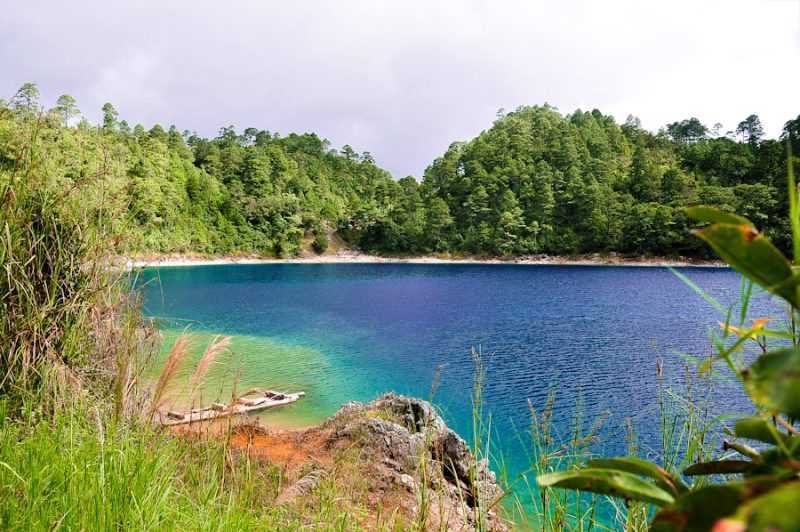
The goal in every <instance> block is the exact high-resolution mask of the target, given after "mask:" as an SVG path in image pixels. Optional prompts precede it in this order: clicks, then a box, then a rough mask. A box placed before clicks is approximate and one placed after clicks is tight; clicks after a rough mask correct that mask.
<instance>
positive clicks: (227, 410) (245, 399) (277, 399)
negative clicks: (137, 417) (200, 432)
mask: <svg viewBox="0 0 800 532" xmlns="http://www.w3.org/2000/svg"><path fill="white" fill-rule="evenodd" d="M303 396H305V392H297V393H283V392H276V391H274V390H250V391H249V392H247V393H246V394H244V395H241V396H239V398H238V399H236V400H235V401H234V402H232V403H231V404H229V405H224V404H220V403H212V404H211V406H208V407H205V408H196V409H194V410H189V411H188V412H172V411H168V412H166V413H159V415H160V418H161V419H160V421H161V424H162V425H164V426H167V427H170V426H173V425H182V424H184V423H197V422H202V421H210V420H212V419H218V418H223V417H228V416H236V415H241V414H247V413H248V412H258V411H259V410H266V409H268V408H275V407H278V406H283V405H288V404H289V403H294V402H295V401H297V400H298V399H300V398H301V397H303Z"/></svg>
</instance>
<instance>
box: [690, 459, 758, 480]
mask: <svg viewBox="0 0 800 532" xmlns="http://www.w3.org/2000/svg"><path fill="white" fill-rule="evenodd" d="M758 469H759V466H758V465H757V464H754V463H753V462H750V461H748V460H714V461H711V462H701V463H699V464H694V465H692V466H689V467H688V468H687V469H686V471H684V472H683V474H684V475H687V476H690V477H691V476H697V475H732V474H736V473H753V472H755V471H757V470H758Z"/></svg>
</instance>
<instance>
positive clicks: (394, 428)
mask: <svg viewBox="0 0 800 532" xmlns="http://www.w3.org/2000/svg"><path fill="white" fill-rule="evenodd" d="M323 428H324V429H326V430H329V431H331V437H330V439H329V445H331V446H337V445H341V444H342V442H347V443H348V444H350V443H352V442H357V443H358V444H359V445H360V446H362V447H363V449H364V450H365V451H366V452H369V453H370V454H371V457H372V460H373V462H374V463H375V464H380V465H381V466H383V468H382V469H383V471H384V473H385V474H387V475H389V476H390V477H391V478H392V479H393V481H394V482H395V483H396V484H398V485H401V486H405V487H407V488H408V489H409V490H410V491H414V492H420V491H421V490H423V489H426V490H429V492H430V493H431V494H434V493H435V494H436V496H435V497H431V500H432V501H435V502H434V504H433V506H437V507H436V508H432V509H431V510H433V511H431V521H432V522H431V525H432V528H439V527H440V525H441V523H440V522H437V518H440V519H444V516H455V521H458V522H455V521H450V522H448V523H447V528H448V529H462V528H463V529H472V528H474V527H475V525H477V524H478V521H479V520H480V521H481V522H482V524H483V528H488V529H490V530H506V529H507V525H506V523H505V522H504V521H502V519H500V517H499V516H498V514H497V508H498V504H499V502H500V499H501V497H502V494H503V492H502V490H501V489H500V487H499V485H498V483H497V479H496V476H495V473H494V472H493V471H491V469H490V468H489V465H488V463H487V461H486V460H476V458H475V457H474V455H473V454H472V452H471V449H470V447H469V445H467V443H466V442H465V441H464V440H463V439H462V438H461V437H460V436H459V435H458V434H456V433H455V432H454V431H453V430H452V429H450V428H449V427H448V426H447V424H446V423H445V422H444V420H443V419H442V418H441V416H439V414H438V413H437V412H436V409H435V408H434V407H433V406H432V405H431V404H430V403H428V402H427V401H422V400H420V399H415V398H412V397H404V396H400V395H396V394H386V395H384V396H382V397H380V398H378V399H376V400H375V401H372V402H371V403H367V404H362V403H355V402H351V403H347V404H345V405H344V406H343V407H342V408H341V409H340V410H339V411H338V412H337V413H336V414H334V416H332V417H331V418H330V419H329V420H328V421H327V422H326V423H325V425H323ZM422 483H424V485H421V484H422ZM418 494H419V493H417V495H418Z"/></svg>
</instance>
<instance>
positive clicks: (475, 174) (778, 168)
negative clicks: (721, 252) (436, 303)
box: [0, 84, 800, 256]
mask: <svg viewBox="0 0 800 532" xmlns="http://www.w3.org/2000/svg"><path fill="white" fill-rule="evenodd" d="M719 129H720V126H716V127H715V128H713V129H709V128H707V127H706V126H705V125H703V124H702V123H701V122H700V121H699V120H697V119H695V118H691V119H687V120H683V121H679V122H675V123H672V124H669V125H668V126H667V127H666V128H665V129H664V130H662V131H660V132H658V133H655V134H654V133H651V132H649V131H646V130H644V129H643V128H642V127H641V126H640V124H639V122H638V120H636V119H635V118H632V117H629V118H628V120H627V121H626V122H625V123H624V124H617V123H616V122H615V121H614V119H613V118H612V117H610V116H607V115H603V114H602V113H600V112H599V111H597V110H595V111H592V112H582V111H576V112H574V113H572V114H568V115H562V114H561V113H559V112H558V111H557V110H556V109H554V108H552V107H549V106H547V105H545V106H535V107H521V108H519V109H517V110H516V111H514V112H511V113H508V114H500V115H498V118H497V120H496V121H495V122H494V124H493V125H492V127H491V128H490V129H488V130H487V131H484V132H483V133H481V134H480V135H478V137H476V138H475V139H473V140H471V141H469V142H456V143H453V144H452V145H451V146H450V148H449V149H448V150H447V152H446V153H445V154H443V155H442V156H441V157H439V158H437V159H436V160H435V161H433V163H432V164H431V165H430V166H429V167H428V168H427V170H426V171H425V174H424V176H423V178H422V180H421V182H418V181H417V180H415V179H414V178H413V177H404V178H402V179H400V180H394V179H393V178H392V176H391V175H390V174H389V173H388V172H386V171H385V170H382V169H381V168H380V167H378V166H377V165H376V163H375V161H374V159H373V158H372V156H371V155H370V154H369V153H368V152H365V153H362V154H358V153H356V152H355V151H354V150H353V149H352V148H351V147H350V146H347V145H345V146H344V147H343V148H342V149H340V150H335V149H332V148H331V145H330V143H329V142H328V141H327V140H324V139H321V138H319V137H318V136H317V135H315V134H313V133H312V134H302V135H298V134H290V135H288V136H281V135H279V134H278V133H270V132H269V131H266V130H260V129H254V128H248V129H245V130H244V131H242V132H237V131H236V130H235V129H234V127H225V128H222V129H221V130H220V133H219V135H218V136H217V137H216V138H213V139H206V138H202V137H199V136H198V135H196V134H193V133H190V132H188V131H184V132H180V131H179V130H178V129H177V128H176V127H175V126H171V127H169V128H167V129H165V128H163V127H162V126H160V125H155V126H152V127H151V128H150V129H145V128H144V127H143V126H141V125H136V126H133V127H132V126H131V125H129V124H128V123H127V122H126V121H125V120H121V119H120V117H119V116H118V114H117V112H116V110H115V109H114V107H113V106H112V105H111V104H106V105H105V106H104V107H103V121H102V124H99V125H93V124H90V123H89V122H88V121H87V120H85V119H83V118H81V116H80V111H79V110H78V106H77V102H76V101H75V100H74V98H72V97H71V96H69V95H64V96H61V97H60V98H59V99H58V101H57V103H56V105H55V106H54V107H53V108H52V109H49V110H45V109H43V108H42V106H41V104H40V102H39V93H38V90H37V88H36V86H35V85H33V84H26V85H24V86H23V87H22V88H21V89H20V90H19V92H18V93H17V94H16V95H15V96H14V97H13V98H12V99H11V100H10V101H8V102H4V101H2V100H0V166H3V167H5V168H6V169H11V168H13V166H14V165H15V164H16V161H18V160H19V158H20V157H33V156H36V157H40V158H41V159H42V160H46V161H47V169H48V172H47V173H48V179H51V180H53V181H57V182H61V183H63V185H64V186H66V187H68V186H70V184H71V183H76V182H78V181H82V180H91V179H93V177H96V176H97V175H98V174H103V175H105V176H107V177H109V178H110V179H108V180H106V182H108V183H112V185H111V186H110V188H108V189H104V190H103V191H102V193H101V194H99V195H97V194H96V195H95V197H93V198H87V201H103V202H114V203H115V204H116V205H118V208H119V211H118V212H119V216H117V217H114V219H112V220H109V223H113V224H124V226H125V228H126V231H125V232H126V233H127V234H128V235H129V236H128V237H127V239H126V240H125V242H123V243H122V251H124V252H186V251H195V252H202V253H235V252H236V253H258V254H264V255H276V256H291V255H293V254H296V253H298V252H299V251H300V250H301V248H302V247H303V244H304V242H312V247H313V248H314V249H315V250H316V251H317V252H322V251H324V250H325V249H326V248H327V246H328V239H327V236H326V235H327V233H328V232H329V231H330V230H336V231H338V234H339V235H340V236H341V237H342V238H344V239H345V241H347V242H348V243H349V244H350V245H352V246H354V247H358V248H360V249H362V250H364V251H367V252H372V253H384V254H423V253H443V252H449V253H454V254H477V255H521V254H538V253H547V254H579V253H594V252H612V251H616V252H622V253H626V254H636V255H641V254H654V255H686V256H704V255H705V254H706V253H707V252H706V251H705V249H704V248H703V246H702V244H701V243H699V242H698V241H697V239H694V238H692V237H691V236H690V234H689V228H690V222H689V221H688V219H687V218H686V216H685V214H684V213H683V210H682V208H683V207H685V206H687V205H690V204H694V203H704V204H710V205H717V206H720V207H722V208H725V209H729V210H733V211H736V212H738V213H741V214H743V215H745V216H747V217H748V218H750V219H751V220H754V221H755V222H756V223H757V224H758V225H759V227H760V228H761V229H762V230H763V231H765V232H766V233H767V234H768V235H769V236H770V237H771V238H772V239H773V240H774V241H776V242H777V243H778V244H779V245H782V246H783V247H786V244H787V243H788V233H789V229H788V227H787V226H786V225H785V221H784V220H783V218H784V217H782V216H781V215H782V214H783V213H785V212H786V209H787V206H786V204H787V195H786V177H785V176H786V160H787V151H786V143H784V142H782V141H781V140H787V139H788V140H789V141H790V144H792V147H793V150H794V151H795V152H796V153H797V152H800V116H798V117H797V118H796V119H794V120H790V121H788V122H787V123H786V125H785V127H784V132H783V136H782V139H781V140H777V139H765V138H764V135H763V130H762V127H761V124H760V121H759V119H758V117H757V116H755V115H751V116H750V117H747V118H746V119H745V120H743V121H742V122H741V123H740V124H739V125H738V127H737V128H736V131H733V132H729V133H726V134H722V133H721V132H720V130H719ZM20 131H25V132H26V133H29V134H30V135H37V136H38V138H39V139H40V142H39V143H38V144H37V145H38V146H39V148H38V149H39V150H40V151H44V152H45V153H37V154H31V153H24V150H22V148H21V146H17V145H16V144H15V141H14V140H13V139H18V138H21V137H20V135H19V132H20Z"/></svg>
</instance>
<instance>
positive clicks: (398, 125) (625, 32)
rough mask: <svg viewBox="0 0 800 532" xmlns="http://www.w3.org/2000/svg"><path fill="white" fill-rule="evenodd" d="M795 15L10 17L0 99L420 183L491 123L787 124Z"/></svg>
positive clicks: (781, 1)
mask: <svg viewBox="0 0 800 532" xmlns="http://www.w3.org/2000/svg"><path fill="white" fill-rule="evenodd" d="M798 65H800V1H797V0H724V1H718V0H707V1H703V2H697V1H688V0H674V1H669V2H667V1H659V2H651V1H641V0H639V1H628V0H624V1H623V0H620V1H613V0H608V1H605V2H598V1H596V0H595V1H589V0H585V1H572V2H557V3H556V2H548V1H537V0H526V1H519V2H512V1H504V0H497V1H494V2H489V1H468V0H442V1H430V0H429V1H407V2H402V3H400V2H388V1H379V0H363V1H347V0H340V1H338V2H326V1H323V0H320V1H317V2H310V1H309V2H296V3H290V2H277V1H270V2H243V1H241V2H237V1H231V2H226V3H224V4H223V3H220V2H201V1H199V0H195V1H192V2H189V1H172V2H155V1H140V2H136V3H133V2H130V3H126V2H116V3H113V2H112V3H109V2H100V1H99V0H94V1H88V2H82V3H80V4H78V3H69V4H67V3H63V2H35V1H33V2H31V1H29V2H25V3H24V4H20V5H18V6H15V9H14V16H13V17H6V18H4V19H2V20H0V71H2V72H3V73H4V74H3V76H2V79H0V94H3V95H8V94H10V93H13V91H14V90H15V89H16V87H18V86H19V85H20V84H21V83H23V82H25V81H29V80H32V81H36V82H37V83H39V85H40V88H41V89H42V92H43V94H44V95H45V96H46V97H48V98H51V99H55V97H57V96H58V94H60V93H62V92H70V93H72V94H73V95H74V96H76V97H77V98H78V100H79V103H80V104H81V107H82V108H83V109H84V110H86V111H87V114H89V115H90V116H97V114H98V111H97V110H98V109H99V108H100V106H101V105H102V103H103V102H105V101H111V102H112V103H114V104H115V106H116V107H117V109H118V110H119V112H120V114H121V116H122V117H123V118H126V119H127V120H128V121H129V122H131V123H135V122H143V123H145V124H146V125H150V124H152V123H154V122H156V121H158V122H161V123H162V124H164V125H167V124H170V123H175V124H176V125H178V127H180V128H188V129H194V130H197V131H199V132H200V133H203V134H206V135H213V134H215V133H216V131H217V129H218V128H219V127H220V126H224V125H228V124H236V125H237V126H238V127H240V128H244V127H248V126H254V127H262V128H266V129H270V130H273V131H274V130H278V131H281V132H284V133H286V132H289V131H317V132H319V133H320V134H321V135H323V136H325V137H328V138H329V139H330V140H331V141H332V142H333V143H334V144H335V145H342V144H345V143H349V144H351V145H353V146H354V147H355V148H356V149H359V150H368V151H371V152H372V153H373V155H375V157H376V158H377V159H378V162H379V163H381V164H383V165H384V166H386V167H388V168H389V169H390V170H392V171H393V172H394V173H395V174H396V175H397V176H401V175H405V174H407V173H413V174H415V175H417V176H419V175H420V174H421V173H422V171H423V170H424V167H425V165H426V164H428V163H429V162H430V161H431V160H432V159H433V158H434V157H436V156H438V155H440V154H441V153H442V152H443V151H444V150H445V149H446V148H447V146H448V145H449V144H450V142H452V141H453V140H459V139H465V138H469V137H471V136H473V135H475V134H476V133H478V132H479V131H480V130H482V129H485V128H487V127H489V126H490V125H491V121H492V119H493V118H494V116H495V111H496V110H497V109H498V108H500V107H504V108H506V109H513V108H515V107H517V106H518V105H524V104H539V103H543V102H545V101H547V102H549V103H551V104H553V105H556V106H557V107H559V108H560V109H561V110H562V111H565V112H568V111H572V110H574V109H575V108H577V107H581V108H584V109H591V108H598V109H601V110H602V111H604V112H607V113H612V114H614V115H615V116H616V117H617V119H618V120H624V119H625V117H626V116H627V115H628V114H629V113H632V114H635V115H637V116H639V117H640V118H641V119H642V120H643V123H644V124H645V126H647V127H649V128H652V129H657V128H659V127H661V126H663V125H664V124H665V123H667V122H670V121H674V120H679V119H682V118H685V117H688V116H692V115H695V116H698V117H699V118H700V119H702V120H703V121H705V122H707V123H709V124H713V123H714V122H722V123H723V124H724V125H725V126H726V127H727V128H733V127H735V125H736V123H737V122H738V121H739V120H741V119H742V118H744V117H745V116H747V115H748V114H750V113H753V112H756V113H758V114H759V115H760V116H761V118H762V120H763V122H764V123H765V125H766V126H767V129H768V131H769V133H771V134H773V135H776V134H777V133H778V132H779V131H780V128H781V126H782V124H783V122H784V121H785V120H787V119H788V118H790V117H793V116H796V115H797V114H798V113H799V112H800V105H798V102H797V99H796V96H795V94H796V88H797V87H798V86H800V69H798V68H797V67H798Z"/></svg>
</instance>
